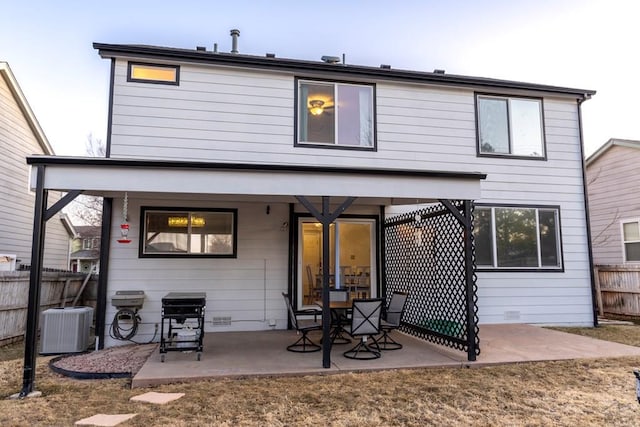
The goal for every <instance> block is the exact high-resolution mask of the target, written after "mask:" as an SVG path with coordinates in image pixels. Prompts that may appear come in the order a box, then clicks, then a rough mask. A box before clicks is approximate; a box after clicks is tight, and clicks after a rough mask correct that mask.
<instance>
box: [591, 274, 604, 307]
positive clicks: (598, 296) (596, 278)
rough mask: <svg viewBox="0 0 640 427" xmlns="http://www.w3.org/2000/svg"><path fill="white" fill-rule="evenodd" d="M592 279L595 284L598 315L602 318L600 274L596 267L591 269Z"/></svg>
mask: <svg viewBox="0 0 640 427" xmlns="http://www.w3.org/2000/svg"><path fill="white" fill-rule="evenodd" d="M593 279H594V281H595V284H596V304H597V305H598V315H599V316H604V308H603V307H602V293H601V292H600V272H599V271H598V267H593Z"/></svg>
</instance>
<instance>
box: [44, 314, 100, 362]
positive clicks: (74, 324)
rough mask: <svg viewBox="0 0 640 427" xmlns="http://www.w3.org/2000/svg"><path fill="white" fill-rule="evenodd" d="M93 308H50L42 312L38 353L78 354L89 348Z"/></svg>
mask: <svg viewBox="0 0 640 427" xmlns="http://www.w3.org/2000/svg"><path fill="white" fill-rule="evenodd" d="M92 323H93V308H91V307H64V308H50V309H48V310H45V311H43V312H42V329H41V334H40V343H41V348H40V353H41V354H59V353H80V352H83V351H86V350H87V348H89V330H90V328H91V324H92Z"/></svg>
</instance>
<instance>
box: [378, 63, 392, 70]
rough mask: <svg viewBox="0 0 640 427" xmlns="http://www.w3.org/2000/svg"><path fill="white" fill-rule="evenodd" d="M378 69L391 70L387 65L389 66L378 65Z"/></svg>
mask: <svg viewBox="0 0 640 427" xmlns="http://www.w3.org/2000/svg"><path fill="white" fill-rule="evenodd" d="M380 68H382V69H384V70H390V69H391V65H389V64H380Z"/></svg>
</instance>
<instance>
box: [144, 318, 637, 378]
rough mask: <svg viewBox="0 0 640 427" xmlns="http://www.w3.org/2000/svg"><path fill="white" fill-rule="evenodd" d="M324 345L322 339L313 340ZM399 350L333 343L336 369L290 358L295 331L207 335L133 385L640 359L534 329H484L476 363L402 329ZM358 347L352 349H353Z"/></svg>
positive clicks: (310, 356) (155, 363)
mask: <svg viewBox="0 0 640 427" xmlns="http://www.w3.org/2000/svg"><path fill="white" fill-rule="evenodd" d="M311 337H312V339H314V340H316V341H317V340H319V335H312V336H311ZM393 337H394V339H396V340H397V341H399V342H400V343H402V344H403V345H404V348H402V349H401V350H395V351H384V352H383V353H382V357H381V358H379V359H374V360H352V359H347V358H345V357H344V356H343V355H342V353H343V352H344V351H345V350H348V349H349V348H350V346H349V345H334V346H333V349H332V352H331V362H332V364H331V368H328V369H325V368H323V367H322V352H315V353H293V352H289V351H286V346H287V345H289V344H291V343H292V342H294V341H295V340H296V339H297V335H296V333H295V331H266V332H224V333H207V334H205V337H204V346H203V347H204V351H203V353H202V355H201V361H198V360H197V358H196V354H195V353H183V352H169V353H166V355H165V362H164V363H163V362H161V361H160V354H159V352H158V351H155V352H154V353H152V354H151V356H150V357H149V359H148V360H147V362H146V363H145V364H144V366H143V367H142V368H141V369H140V370H139V371H138V373H137V374H136V375H135V376H134V378H133V380H132V387H147V386H153V385H159V384H166V383H176V382H188V381H199V380H203V379H214V378H233V377H247V376H273V375H277V376H283V375H310V374H332V373H341V372H354V371H374V370H387V369H411V368H435V367H481V366H488V365H495V364H506V363H519V362H532V361H545V360H566V359H580V358H604V357H622V356H640V347H633V346H628V345H623V344H617V343H612V342H608V341H602V340H597V339H593V338H589V337H583V336H579V335H575V334H568V333H564V332H559V331H554V330H550V329H545V328H541V327H537V326H531V325H522V324H510V325H481V326H480V348H481V354H480V355H479V356H478V358H477V360H476V361H474V362H469V361H467V355H466V353H464V352H461V351H457V350H454V349H450V348H447V347H443V346H439V345H435V344H432V343H429V342H426V341H423V340H420V339H417V338H414V337H411V336H408V335H405V334H401V333H398V332H394V333H393ZM352 345H353V344H352Z"/></svg>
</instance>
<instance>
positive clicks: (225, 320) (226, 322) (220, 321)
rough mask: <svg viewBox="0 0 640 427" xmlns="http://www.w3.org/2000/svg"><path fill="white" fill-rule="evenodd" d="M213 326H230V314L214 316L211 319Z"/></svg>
mask: <svg viewBox="0 0 640 427" xmlns="http://www.w3.org/2000/svg"><path fill="white" fill-rule="evenodd" d="M211 324H212V325H213V326H230V325H231V316H222V317H214V318H212V319H211Z"/></svg>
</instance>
